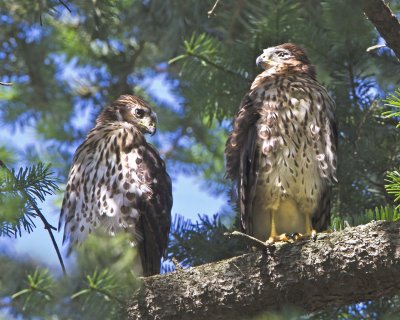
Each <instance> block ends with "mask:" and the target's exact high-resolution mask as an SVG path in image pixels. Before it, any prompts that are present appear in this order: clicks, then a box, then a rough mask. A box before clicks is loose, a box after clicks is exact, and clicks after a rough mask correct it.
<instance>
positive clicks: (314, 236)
mask: <svg viewBox="0 0 400 320" xmlns="http://www.w3.org/2000/svg"><path fill="white" fill-rule="evenodd" d="M310 239H311V240H312V241H314V242H315V241H317V231H315V230H312V231H311V236H310Z"/></svg>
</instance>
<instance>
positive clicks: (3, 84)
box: [0, 81, 13, 87]
mask: <svg viewBox="0 0 400 320" xmlns="http://www.w3.org/2000/svg"><path fill="white" fill-rule="evenodd" d="M0 85H1V86H7V87H9V86H12V85H13V83H12V82H2V81H0Z"/></svg>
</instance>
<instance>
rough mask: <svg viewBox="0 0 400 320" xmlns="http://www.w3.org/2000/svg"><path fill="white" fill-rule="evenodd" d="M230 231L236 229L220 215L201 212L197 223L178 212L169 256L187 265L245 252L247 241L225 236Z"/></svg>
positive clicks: (173, 227)
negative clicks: (224, 221) (222, 219)
mask: <svg viewBox="0 0 400 320" xmlns="http://www.w3.org/2000/svg"><path fill="white" fill-rule="evenodd" d="M235 229H237V227H236V228H235ZM230 231H233V228H228V227H226V226H225V225H224V224H223V223H222V222H221V217H219V216H218V215H214V216H213V217H211V218H210V217H209V216H206V215H203V216H202V215H199V220H198V221H195V222H193V221H191V220H190V219H186V218H184V217H183V216H180V215H175V219H174V221H173V224H172V227H171V232H170V244H169V247H168V258H169V259H172V258H175V259H177V260H178V261H179V262H180V263H181V264H182V265H183V266H185V267H186V266H196V265H200V264H204V263H207V262H212V261H219V260H222V259H227V258H230V257H234V256H237V255H240V254H243V253H245V252H246V251H247V249H246V246H245V244H244V243H243V242H240V241H238V240H236V239H229V238H227V236H225V235H224V233H226V232H230Z"/></svg>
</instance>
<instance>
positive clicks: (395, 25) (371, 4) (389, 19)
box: [363, 0, 400, 60]
mask: <svg viewBox="0 0 400 320" xmlns="http://www.w3.org/2000/svg"><path fill="white" fill-rule="evenodd" d="M363 10H364V13H365V15H366V16H367V18H368V19H369V20H370V21H371V22H372V23H373V25H374V26H375V28H376V29H377V30H378V32H379V34H380V35H381V36H382V38H383V39H385V41H386V44H387V45H388V46H389V47H390V48H391V49H392V50H393V51H394V53H395V54H396V57H397V59H398V60H400V23H399V21H398V20H397V18H396V16H395V15H394V14H393V13H392V11H391V10H390V8H389V6H388V5H387V4H386V3H385V2H384V1H383V0H365V1H363Z"/></svg>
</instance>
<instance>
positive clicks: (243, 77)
mask: <svg viewBox="0 0 400 320" xmlns="http://www.w3.org/2000/svg"><path fill="white" fill-rule="evenodd" d="M186 53H187V55H188V56H192V57H195V58H197V59H199V60H201V61H203V62H205V63H206V64H208V65H210V66H212V67H214V68H216V69H218V70H221V71H224V72H227V73H230V74H232V75H234V76H237V77H240V78H241V79H244V80H246V81H247V82H251V81H252V80H251V79H249V78H248V77H246V76H245V75H243V74H241V73H239V72H235V71H233V70H230V69H227V68H225V67H223V66H221V65H219V64H217V63H215V62H213V61H211V60H210V59H208V58H206V57H204V56H202V55H200V54H198V53H194V52H192V51H187V52H186Z"/></svg>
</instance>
